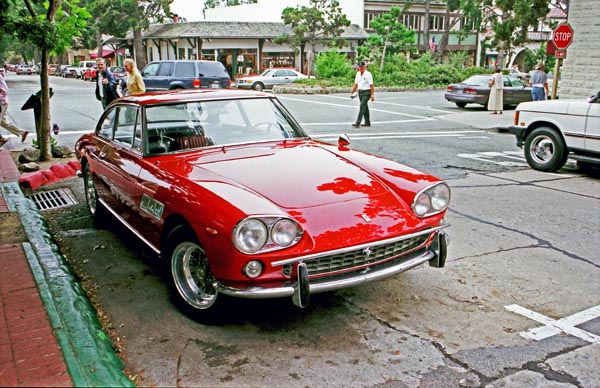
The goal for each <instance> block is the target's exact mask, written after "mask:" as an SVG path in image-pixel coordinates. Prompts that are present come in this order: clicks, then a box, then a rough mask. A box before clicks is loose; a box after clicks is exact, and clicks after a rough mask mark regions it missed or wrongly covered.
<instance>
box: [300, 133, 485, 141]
mask: <svg viewBox="0 0 600 388" xmlns="http://www.w3.org/2000/svg"><path fill="white" fill-rule="evenodd" d="M479 132H480V131H433V132H352V133H347V135H348V136H350V140H367V139H368V140H373V139H375V140H378V139H409V138H432V137H463V136H464V135H465V134H469V133H479ZM339 136H340V133H339V132H338V133H316V134H311V135H310V137H312V138H315V139H320V140H323V141H330V140H337V138H338V137H339Z"/></svg>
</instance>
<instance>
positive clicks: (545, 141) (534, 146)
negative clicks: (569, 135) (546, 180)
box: [525, 127, 568, 172]
mask: <svg viewBox="0 0 600 388" xmlns="http://www.w3.org/2000/svg"><path fill="white" fill-rule="evenodd" d="M567 157H568V152H567V149H566V147H565V143H564V141H563V139H562V138H561V137H560V135H559V134H558V133H557V132H556V131H554V130H553V129H551V128H548V127H539V128H536V129H534V130H533V131H531V133H530V134H529V135H528V136H527V138H526V139H525V158H526V159H527V163H529V165H530V166H531V167H532V168H533V169H534V170H538V171H545V172H552V171H556V170H559V169H560V168H561V167H562V166H564V165H565V163H566V162H567Z"/></svg>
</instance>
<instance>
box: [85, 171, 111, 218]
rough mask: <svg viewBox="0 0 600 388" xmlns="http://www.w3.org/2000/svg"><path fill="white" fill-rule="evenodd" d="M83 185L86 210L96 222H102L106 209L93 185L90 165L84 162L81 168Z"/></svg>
mask: <svg viewBox="0 0 600 388" xmlns="http://www.w3.org/2000/svg"><path fill="white" fill-rule="evenodd" d="M83 187H84V193H85V201H86V203H87V207H88V210H89V211H90V214H91V215H92V217H93V218H94V221H95V222H96V223H97V224H102V222H104V221H105V219H106V211H105V210H104V207H103V205H102V203H100V201H99V200H98V192H97V191H96V186H95V185H94V177H93V176H92V172H91V171H90V166H89V165H88V164H87V163H86V164H85V167H84V168H83Z"/></svg>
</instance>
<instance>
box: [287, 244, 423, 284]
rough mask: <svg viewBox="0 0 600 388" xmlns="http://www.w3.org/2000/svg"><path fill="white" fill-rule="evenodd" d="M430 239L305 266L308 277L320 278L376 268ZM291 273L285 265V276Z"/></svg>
mask: <svg viewBox="0 0 600 388" xmlns="http://www.w3.org/2000/svg"><path fill="white" fill-rule="evenodd" d="M428 237H429V235H428V234H425V235H422V236H416V237H413V238H409V239H406V240H402V241H396V242H393V243H390V244H386V245H378V246H373V247H369V248H364V249H357V250H354V251H348V252H344V253H340V254H337V255H331V256H324V257H319V258H317V259H314V260H307V261H306V262H305V264H306V267H307V269H308V276H309V277H320V276H323V275H324V274H330V273H336V272H348V271H351V270H355V269H360V268H364V267H368V266H376V265H378V264H381V263H384V262H387V261H390V260H394V259H396V258H398V257H400V256H402V255H405V254H407V253H409V252H412V251H413V250H415V249H417V248H418V247H419V246H421V245H422V244H424V243H425V241H427V238H428ZM291 271H292V265H291V264H286V265H284V268H283V273H284V274H286V275H287V276H289V275H290V274H291Z"/></svg>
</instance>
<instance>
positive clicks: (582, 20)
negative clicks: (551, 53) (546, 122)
mask: <svg viewBox="0 0 600 388" xmlns="http://www.w3.org/2000/svg"><path fill="white" fill-rule="evenodd" d="M568 21H569V24H570V25H571V27H572V28H573V43H571V45H570V46H569V47H568V48H567V57H566V58H565V59H564V62H563V66H562V75H561V81H560V93H559V95H560V98H585V97H589V96H591V95H593V94H596V93H597V92H598V91H600V33H599V32H600V2H599V1H598V0H570V2H569V15H568Z"/></svg>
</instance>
